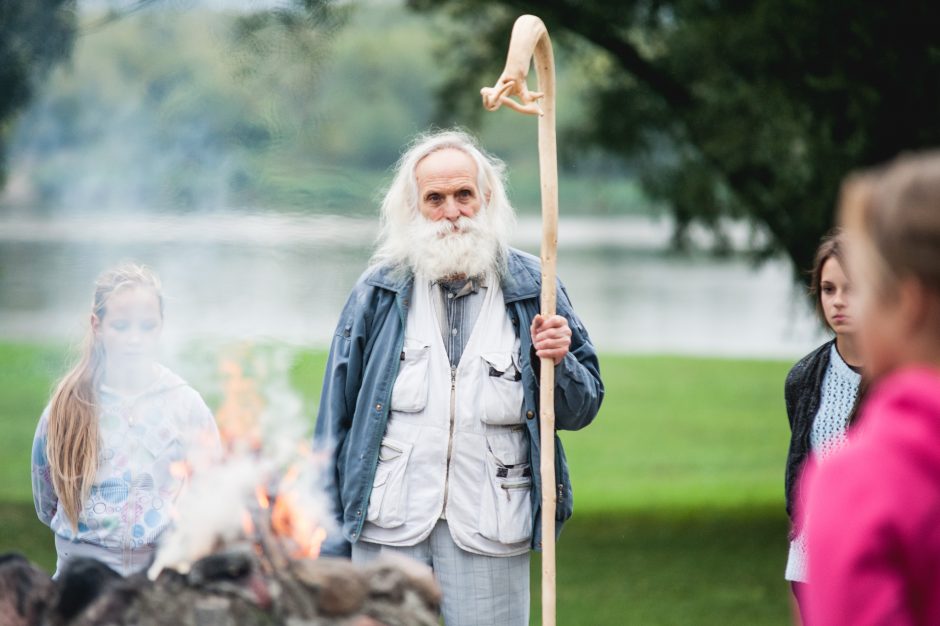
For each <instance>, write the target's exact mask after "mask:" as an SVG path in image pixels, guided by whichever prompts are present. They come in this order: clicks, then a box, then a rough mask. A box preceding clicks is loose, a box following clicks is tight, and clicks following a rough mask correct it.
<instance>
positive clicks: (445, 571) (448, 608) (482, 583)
mask: <svg viewBox="0 0 940 626" xmlns="http://www.w3.org/2000/svg"><path fill="white" fill-rule="evenodd" d="M382 552H394V553H396V554H402V555H405V556H408V557H411V558H413V559H416V560H418V561H421V562H422V563H425V564H427V565H429V566H431V569H433V570H434V578H435V580H437V584H438V585H440V587H441V591H442V592H443V593H444V600H443V603H442V607H441V612H442V613H443V614H444V623H445V624H446V625H447V626H527V625H528V623H529V553H528V552H526V553H525V554H520V555H518V556H507V557H499V556H481V555H479V554H473V553H471V552H466V551H465V550H461V549H460V548H459V547H458V546H457V544H455V543H454V540H453V538H451V536H450V529H448V528H447V522H446V521H444V520H440V521H439V522H438V523H437V525H436V526H435V527H434V530H432V531H431V535H430V536H429V537H428V538H427V539H425V540H424V541H422V542H420V543H418V544H416V545H413V546H403V547H398V546H385V545H380V544H377V543H367V542H365V541H357V542H356V543H354V544H353V545H352V560H353V562H354V563H365V562H368V561H371V560H372V559H375V558H376V557H378V556H379V554H381V553H382Z"/></svg>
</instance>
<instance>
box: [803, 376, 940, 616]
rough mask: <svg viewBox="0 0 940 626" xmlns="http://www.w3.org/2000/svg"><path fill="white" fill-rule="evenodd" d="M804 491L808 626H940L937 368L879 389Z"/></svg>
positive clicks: (889, 380) (811, 471) (892, 379)
mask: <svg viewBox="0 0 940 626" xmlns="http://www.w3.org/2000/svg"><path fill="white" fill-rule="evenodd" d="M803 484H804V487H805V488H808V490H809V491H808V494H807V495H808V497H807V502H806V504H807V511H808V517H807V518H806V520H805V523H806V529H807V533H808V548H809V580H810V581H811V582H810V585H809V587H808V590H807V598H808V607H807V608H808V614H809V626H826V625H829V624H846V625H850V626H866V625H869V624H871V625H874V624H878V625H879V626H889V625H890V626H894V625H900V624H940V370H937V369H933V368H928V367H912V368H907V369H903V370H901V371H898V372H895V373H893V374H891V375H890V376H888V377H886V378H885V379H884V380H882V381H880V382H879V383H878V384H877V385H876V386H875V388H874V389H873V391H872V393H871V395H870V396H869V398H868V399H867V400H866V402H865V407H864V409H863V412H862V414H861V416H860V418H859V422H858V425H857V427H856V430H855V431H854V432H853V434H852V436H851V437H850V442H849V445H848V446H847V447H846V448H845V449H844V450H842V451H841V452H840V453H837V454H835V455H833V456H832V457H830V458H829V459H827V460H826V462H825V463H823V464H822V465H820V466H815V467H814V466H810V467H808V468H807V472H806V474H805V476H804V481H803Z"/></svg>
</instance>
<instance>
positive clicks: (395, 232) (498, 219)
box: [372, 129, 516, 273]
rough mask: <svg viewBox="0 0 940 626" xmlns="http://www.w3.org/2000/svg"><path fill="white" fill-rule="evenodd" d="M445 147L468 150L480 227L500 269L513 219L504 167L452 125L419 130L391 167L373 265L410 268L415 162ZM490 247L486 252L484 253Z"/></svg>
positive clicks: (416, 219) (416, 216) (418, 220)
mask: <svg viewBox="0 0 940 626" xmlns="http://www.w3.org/2000/svg"><path fill="white" fill-rule="evenodd" d="M447 148H453V149H456V150H460V151H461V152H464V153H466V154H467V155H469V156H470V157H471V158H472V159H473V161H474V162H475V163H476V166H477V187H478V188H479V190H480V195H481V198H480V201H481V205H480V211H479V212H478V214H477V215H478V217H479V218H481V219H480V220H479V222H480V227H481V228H483V229H485V230H486V231H487V233H488V235H489V239H490V240H491V241H492V242H493V248H494V249H493V250H492V257H493V267H492V269H493V270H495V271H496V272H498V273H501V272H502V271H503V270H504V269H505V263H506V258H507V253H508V250H509V237H510V235H511V234H512V229H513V227H514V226H515V223H516V213H515V210H514V209H513V207H512V205H511V204H510V203H509V197H508V195H507V194H506V166H505V164H504V163H503V162H502V161H501V160H500V159H498V158H496V157H495V156H493V155H491V154H488V153H486V152H485V151H484V150H482V149H481V148H480V147H479V145H478V144H477V142H476V140H475V139H474V138H473V137H472V136H471V135H469V134H468V133H466V132H464V131H461V130H457V129H452V130H444V131H438V132H433V133H427V134H422V135H419V136H418V137H416V138H415V140H414V141H413V142H412V144H411V146H410V147H409V148H408V150H407V151H405V153H404V154H403V155H402V157H401V159H399V161H398V163H397V164H396V166H395V177H394V178H393V179H392V183H391V185H390V186H389V188H388V190H387V191H386V192H385V197H384V198H383V200H382V207H381V227H380V229H379V235H378V241H377V244H376V250H375V253H374V254H373V256H372V263H373V264H387V265H392V266H395V267H396V268H398V269H411V270H414V269H415V267H416V266H417V265H418V264H419V263H418V261H419V259H417V258H416V255H419V254H421V251H420V249H419V248H417V247H416V245H415V234H416V231H415V226H416V225H420V224H422V222H423V221H424V220H425V218H424V216H422V215H421V213H420V211H419V210H418V182H417V179H416V178H415V170H416V169H417V167H418V163H419V162H420V161H421V160H422V159H423V158H425V157H426V156H428V155H429V154H432V153H434V152H437V151H438V150H443V149H447ZM489 252H490V251H487V253H489Z"/></svg>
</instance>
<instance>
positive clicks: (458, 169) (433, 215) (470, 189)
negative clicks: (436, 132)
mask: <svg viewBox="0 0 940 626" xmlns="http://www.w3.org/2000/svg"><path fill="white" fill-rule="evenodd" d="M415 179H416V182H417V183H418V209H419V210H420V211H421V215H423V216H424V217H425V219H427V220H429V221H432V222H437V221H440V220H445V219H446V220H450V221H451V222H454V221H456V220H457V219H459V218H460V217H468V218H473V217H474V216H476V214H477V211H479V210H480V204H481V199H480V190H479V188H478V187H477V165H476V163H475V162H474V160H473V159H472V158H471V157H470V155H468V154H467V153H466V152H463V151H462V150H457V149H454V148H445V149H443V150H438V151H437V152H432V153H431V154H429V155H428V156H426V157H424V158H423V159H421V160H420V161H419V162H418V166H417V167H416V168H415Z"/></svg>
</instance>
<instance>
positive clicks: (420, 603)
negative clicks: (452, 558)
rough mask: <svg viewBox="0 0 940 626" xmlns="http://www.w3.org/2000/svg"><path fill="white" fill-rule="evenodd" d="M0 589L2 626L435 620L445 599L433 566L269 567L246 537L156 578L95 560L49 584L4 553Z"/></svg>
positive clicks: (309, 563) (298, 563) (341, 625)
mask: <svg viewBox="0 0 940 626" xmlns="http://www.w3.org/2000/svg"><path fill="white" fill-rule="evenodd" d="M0 589H3V590H5V591H4V593H3V594H2V599H3V602H2V604H0V607H2V608H0V610H2V613H0V623H2V624H4V626H6V625H7V624H16V625H19V624H24V625H25V624H41V625H48V626H90V625H92V624H113V625H115V626H120V625H128V626H129V625H132V624H133V625H135V626H203V625H205V626H242V625H245V626H247V625H252V626H254V625H258V624H285V625H287V624H289V625H291V626H304V625H309V626H313V625H317V626H320V625H322V626H334V625H335V626H380V625H383V624H384V625H388V626H398V625H401V626H424V625H428V626H435V625H436V624H438V610H439V609H438V607H439V604H440V592H439V591H438V589H437V586H436V584H435V583H434V580H433V578H432V576H431V572H430V569H428V568H426V567H424V566H423V565H421V564H420V563H417V562H414V561H409V560H405V559H388V558H383V559H380V560H377V561H375V562H374V563H372V564H370V565H368V566H365V567H359V566H356V565H353V564H352V563H351V562H349V561H347V560H343V559H330V558H322V559H317V560H311V559H301V560H291V561H289V562H288V563H287V565H286V566H285V567H283V568H281V569H279V570H277V571H274V572H270V573H266V572H265V571H264V567H263V565H262V563H261V562H260V561H259V558H258V555H257V553H256V552H255V550H254V549H252V548H251V547H250V546H249V545H247V544H246V545H242V546H236V547H234V548H230V549H228V550H225V551H221V552H216V553H214V554H212V555H210V556H208V557H206V558H204V559H201V560H199V561H197V562H195V563H193V565H192V568H191V569H190V571H189V573H188V574H180V573H179V572H176V571H173V570H164V571H163V573H161V574H160V576H159V577H158V578H157V579H156V580H155V581H151V580H149V579H148V578H147V577H146V576H144V575H143V574H137V575H134V576H131V577H129V578H121V577H119V576H118V575H117V574H115V573H113V572H111V571H110V570H109V569H108V568H106V567H105V566H103V565H101V564H100V563H98V562H97V561H93V560H90V559H78V560H76V561H74V562H73V563H71V564H70V565H69V567H68V569H67V570H66V571H65V572H64V573H63V575H62V577H61V578H60V580H59V581H50V580H49V578H48V576H47V575H45V573H43V572H41V571H40V570H38V569H37V568H36V567H34V566H32V565H30V564H28V563H27V562H26V561H25V560H24V559H22V558H19V557H12V558H10V557H0Z"/></svg>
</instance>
